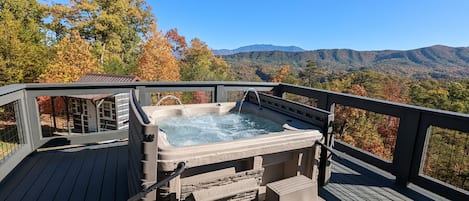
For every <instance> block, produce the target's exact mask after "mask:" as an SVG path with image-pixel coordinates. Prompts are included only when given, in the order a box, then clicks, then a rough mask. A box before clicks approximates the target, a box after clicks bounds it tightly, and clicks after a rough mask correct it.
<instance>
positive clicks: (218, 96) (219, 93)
mask: <svg viewBox="0 0 469 201" xmlns="http://www.w3.org/2000/svg"><path fill="white" fill-rule="evenodd" d="M214 97H215V100H214V102H215V103H220V102H226V101H228V98H227V93H226V90H225V86H224V85H217V86H216V87H215V95H214Z"/></svg>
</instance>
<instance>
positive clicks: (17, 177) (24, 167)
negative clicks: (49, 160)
mask: <svg viewBox="0 0 469 201" xmlns="http://www.w3.org/2000/svg"><path fill="white" fill-rule="evenodd" d="M40 158H41V157H40V156H34V154H32V155H30V156H28V157H26V158H25V159H24V160H23V161H21V163H20V164H19V165H18V166H19V167H21V168H16V169H15V171H14V174H10V175H9V176H8V177H7V178H5V179H4V180H5V181H7V180H8V185H6V184H4V183H3V182H2V183H1V184H2V185H1V186H2V188H0V200H6V199H7V198H8V196H10V194H11V192H13V191H14V189H15V188H16V187H17V186H18V185H19V184H20V183H21V181H22V180H23V177H24V175H27V174H28V173H29V172H30V171H31V169H32V168H33V167H34V166H35V165H36V163H37V162H38V161H39V159H40Z"/></svg>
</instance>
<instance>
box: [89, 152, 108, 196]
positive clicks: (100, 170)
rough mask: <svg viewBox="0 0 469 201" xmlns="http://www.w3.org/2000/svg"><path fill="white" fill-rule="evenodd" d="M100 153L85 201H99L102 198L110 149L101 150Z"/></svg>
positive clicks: (92, 172)
mask: <svg viewBox="0 0 469 201" xmlns="http://www.w3.org/2000/svg"><path fill="white" fill-rule="evenodd" d="M98 152H99V153H98V154H97V155H96V159H95V164H94V166H93V169H92V171H91V177H90V178H89V180H88V185H87V190H86V197H85V200H89V201H95V200H99V199H100V196H101V189H102V184H103V179H104V169H105V167H106V159H107V154H108V149H101V150H98Z"/></svg>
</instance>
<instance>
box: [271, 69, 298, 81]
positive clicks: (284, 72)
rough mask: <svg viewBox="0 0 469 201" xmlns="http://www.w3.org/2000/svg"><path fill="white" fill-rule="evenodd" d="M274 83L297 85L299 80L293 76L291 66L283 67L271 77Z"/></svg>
mask: <svg viewBox="0 0 469 201" xmlns="http://www.w3.org/2000/svg"><path fill="white" fill-rule="evenodd" d="M270 79H271V81H272V82H284V83H289V84H297V80H296V78H295V76H294V75H293V73H292V71H291V68H290V66H289V65H282V66H281V67H280V69H279V70H278V72H277V74H276V75H273V76H271V77H270Z"/></svg>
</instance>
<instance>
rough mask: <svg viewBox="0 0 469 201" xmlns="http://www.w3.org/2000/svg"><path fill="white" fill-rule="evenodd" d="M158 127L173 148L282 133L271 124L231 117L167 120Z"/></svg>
mask: <svg viewBox="0 0 469 201" xmlns="http://www.w3.org/2000/svg"><path fill="white" fill-rule="evenodd" d="M158 126H159V128H160V129H161V130H163V131H164V132H165V133H166V136H167V139H168V142H169V143H170V144H171V145H173V146H188V145H195V144H207V143H212V142H222V141H231V140H236V139H241V138H250V137H254V136H257V135H262V134H268V133H272V132H280V131H283V130H284V129H283V127H282V126H281V125H279V124H277V123H275V122H274V121H272V120H269V119H264V118H261V117H257V116H255V115H251V114H233V113H228V114H223V115H219V114H207V115H194V116H175V117H168V118H166V119H164V120H161V121H159V122H158Z"/></svg>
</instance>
